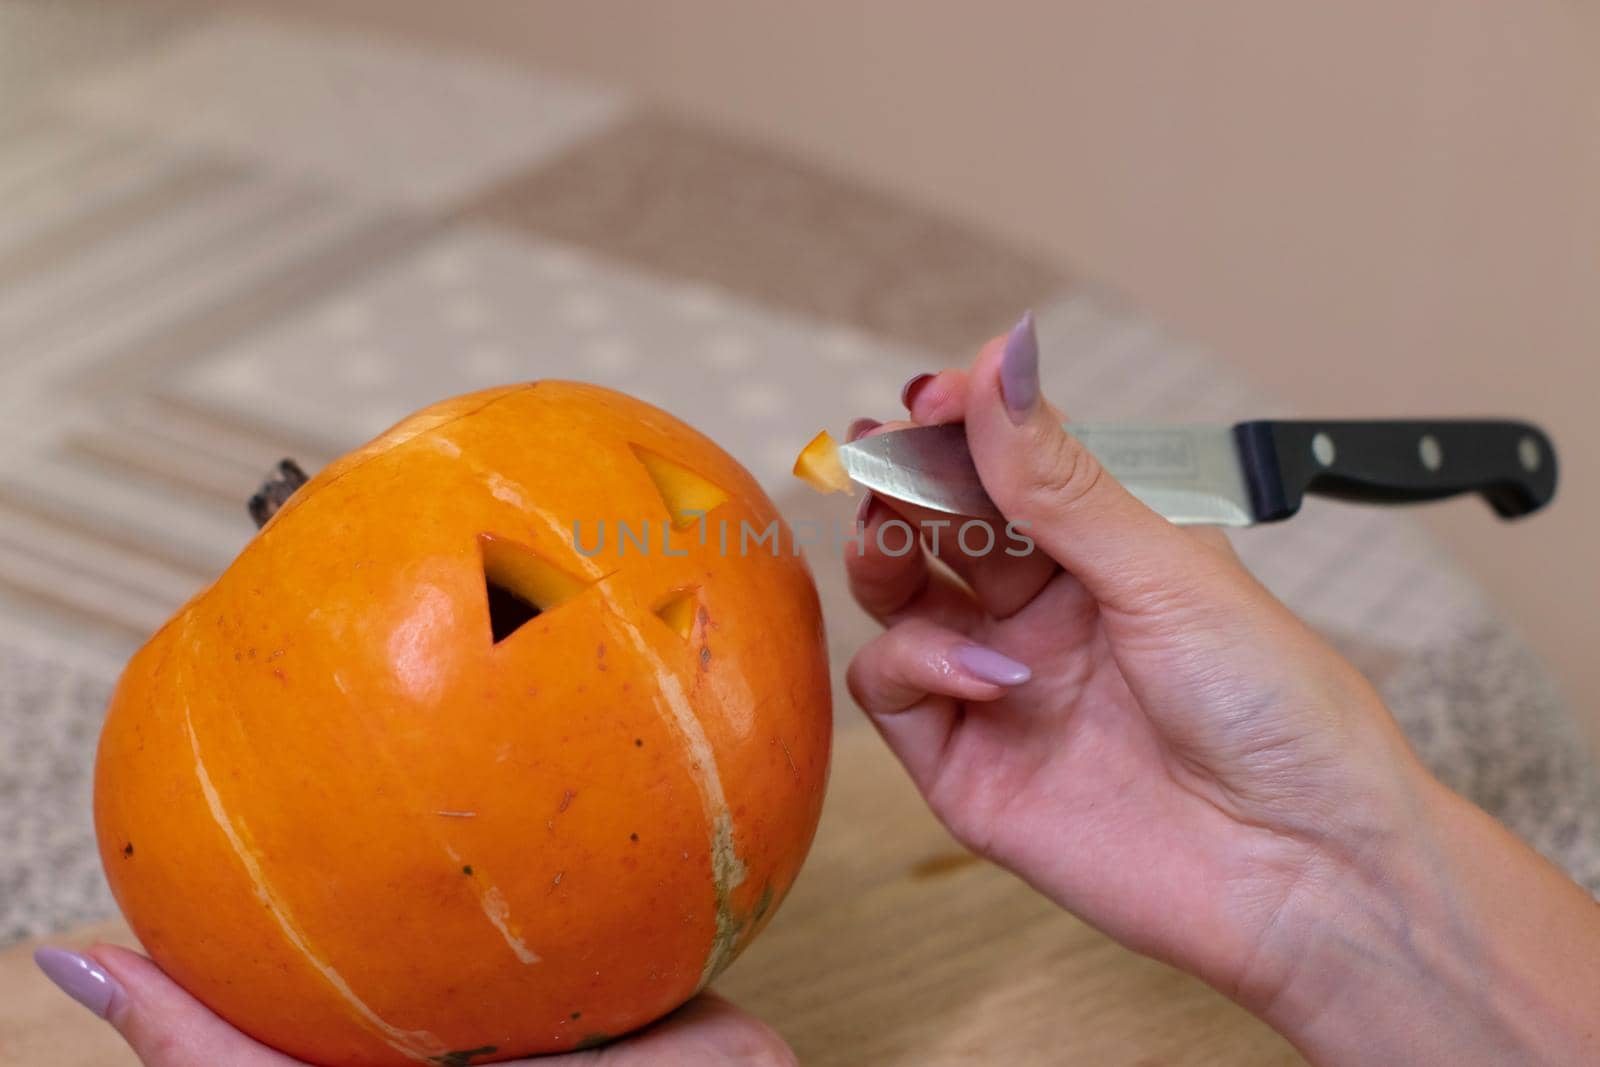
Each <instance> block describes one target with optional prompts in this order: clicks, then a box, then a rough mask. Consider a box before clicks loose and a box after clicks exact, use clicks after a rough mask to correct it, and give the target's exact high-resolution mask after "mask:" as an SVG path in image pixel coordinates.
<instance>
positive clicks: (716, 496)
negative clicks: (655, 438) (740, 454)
mask: <svg viewBox="0 0 1600 1067" xmlns="http://www.w3.org/2000/svg"><path fill="white" fill-rule="evenodd" d="M632 448H633V454H634V455H635V456H637V457H639V462H640V463H641V464H642V465H643V466H644V469H645V470H646V471H647V472H648V473H649V475H650V480H651V481H652V482H655V483H656V492H658V493H660V494H661V500H662V502H663V503H665V504H666V505H667V513H668V514H669V515H671V516H672V525H673V526H675V527H677V528H678V529H680V530H681V529H683V528H684V527H685V526H688V525H690V524H692V523H695V522H698V521H699V519H700V515H701V514H709V513H710V511H711V509H712V508H714V507H716V506H717V505H718V504H720V503H722V502H723V501H724V500H726V499H728V494H727V491H726V490H724V489H722V488H721V487H720V486H717V485H715V484H714V483H712V482H709V481H707V480H706V479H705V478H702V477H701V476H700V475H698V474H696V473H695V472H694V471H692V470H690V469H689V468H687V467H683V466H680V465H679V464H676V463H674V462H672V461H671V460H670V459H667V458H665V457H664V456H661V455H658V454H656V453H655V452H652V451H650V450H649V449H648V448H642V447H640V446H639V445H633V446H632Z"/></svg>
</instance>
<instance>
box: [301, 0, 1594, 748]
mask: <svg viewBox="0 0 1600 1067" xmlns="http://www.w3.org/2000/svg"><path fill="white" fill-rule="evenodd" d="M272 6H273V7H274V8H275V9H277V10H279V11H282V10H283V9H284V8H285V7H286V6H287V7H288V8H290V9H291V10H298V11H300V13H303V14H305V15H306V16H307V17H315V18H336V19H341V20H350V21H353V22H357V23H360V24H362V25H366V26H368V27H373V28H378V29H381V30H385V31H389V32H394V33H397V34H408V35H422V36H425V37H427V38H429V39H432V40H443V41H449V42H451V43H452V44H455V45H457V46H464V47H467V48H473V49H479V50H485V51H491V52H494V53H496V54H498V55H499V56H501V57H502V58H510V59H513V60H518V61H524V62H536V63H537V64H539V65H540V66H542V67H545V68H547V69H552V70H557V71H567V72H571V73H574V74H577V75H580V76H585V77H590V78H593V79H595V80H597V81H600V82H602V83H605V84H615V85H621V86H625V87H627V88H630V89H632V90H635V91H637V92H639V93H640V94H642V95H643V96H645V97H646V98H647V99H649V98H654V99H658V100H661V101H663V102H665V103H668V104H670V105H672V106H674V107H676V108H679V109H683V110H685V111H687V112H688V113H690V114H693V115H697V116H699V117H702V118H704V119H706V120H708V121H711V122H714V123H718V124H722V125H725V126H727V127H729V128H732V129H736V130H739V131H742V132H746V133H749V134H753V135H755V136H758V137H761V138H764V139H767V140H769V141H772V142H774V143H777V144H780V145H786V146H789V147H792V148H796V149H798V150H801V151H803V152H805V153H806V154H808V155H809V156H811V157H812V158H815V159H819V160H823V161H826V162H827V164H828V165H829V166H831V167H833V168H835V169H837V170H839V171H840V172H843V173H847V174H850V175H852V176H855V177H861V178H865V179H867V180H869V181H871V182H873V183H876V184H878V185H880V186H883V187H886V188H888V189H892V190H896V191H899V192H902V193H904V194H906V195H910V196H912V197H914V198H917V199H919V200H921V201H923V202H925V203H927V204H929V205H930V206H934V207H937V208H939V209H941V210H944V211H946V212H949V213H952V214H954V215H957V216H960V217H963V218H966V219H969V220H972V221H974V222H977V223H979V224H982V225H984V226H987V227H989V228H991V229H993V230H994V231H996V232H997V233H1000V234H1003V235H1005V236H1007V237H1009V238H1011V239H1012V240H1013V241H1014V242H1017V243H1019V244H1022V245H1025V246H1031V247H1034V248H1037V249H1039V250H1040V251H1041V252H1044V253H1046V254H1048V255H1051V256H1053V257H1056V258H1058V259H1060V260H1062V261H1064V262H1066V263H1069V264H1072V265H1075V266H1076V267H1078V268H1080V269H1081V270H1082V271H1083V272H1084V273H1086V274H1090V275H1092V276H1095V277H1097V278H1100V279H1103V280H1105V281H1107V282H1110V283H1112V284H1113V285H1116V286H1118V287H1120V288H1122V289H1123V290H1125V291H1126V292H1128V293H1129V294H1130V295H1132V296H1133V297H1135V298H1136V299H1137V300H1138V301H1139V302H1140V303H1142V304H1143V305H1144V306H1146V307H1148V308H1150V309H1151V310H1152V311H1154V312H1155V313H1156V314H1158V315H1160V316H1162V317H1164V318H1165V319H1166V320H1167V321H1168V322H1170V323H1172V324H1173V325H1174V326H1175V327H1177V328H1178V330H1179V331H1180V332H1185V333H1187V334H1189V335H1190V336H1192V337H1195V338H1196V339H1198V340H1200V341H1203V342H1205V343H1207V344H1209V345H1211V346H1212V347H1213V348H1214V349H1216V350H1217V351H1219V352H1220V353H1222V354H1223V355H1225V356H1226V357H1227V358H1228V359H1230V360H1232V361H1234V362H1235V363H1237V364H1238V365H1239V366H1241V367H1242V368H1244V369H1246V370H1248V371H1249V372H1251V373H1252V374H1254V375H1255V376H1256V377H1257V378H1258V380H1261V381H1264V382H1266V383H1268V384H1269V385H1270V386H1271V387H1273V388H1274V389H1275V390H1276V391H1277V393H1278V395H1280V396H1281V397H1283V398H1284V400H1285V402H1286V405H1287V407H1288V409H1289V410H1293V411H1295V412H1298V413H1304V414H1325V415H1337V414H1383V413H1392V414H1423V413H1472V412H1511V413H1518V414H1523V415H1528V416H1532V417H1534V418H1536V419H1538V420H1539V421H1542V422H1543V423H1544V424H1546V425H1547V427H1548V428H1549V429H1550V430H1551V431H1552V433H1553V434H1554V435H1555V437H1556V440H1557V443H1558V445H1559V446H1560V448H1561V449H1562V457H1563V463H1564V469H1563V485H1562V491H1561V496H1560V499H1559V502H1558V506H1557V507H1556V508H1555V509H1554V510H1553V511H1551V512H1549V513H1547V514H1545V515H1543V516H1540V517H1539V518H1537V519H1536V520H1534V521H1531V522H1528V523H1526V524H1523V525H1518V526H1515V527H1512V526H1503V525H1501V524H1499V523H1496V522H1494V521H1492V520H1491V519H1490V518H1489V517H1488V515H1487V512H1486V511H1484V510H1483V509H1482V506H1481V505H1479V504H1478V503H1476V502H1472V501H1466V502H1458V503H1451V504H1445V505H1440V506H1437V507H1434V508H1431V509H1429V514H1428V516H1427V518H1428V520H1429V522H1430V525H1431V526H1432V528H1433V529H1434V531H1435V532H1436V533H1437V534H1438V535H1439V536H1440V537H1441V539H1442V540H1444V541H1445V542H1446V543H1447V544H1448V545H1449V546H1450V549H1451V550H1452V551H1453V552H1455V553H1456V554H1457V555H1458V556H1459V558H1460V559H1461V560H1462V562H1464V563H1465V564H1466V565H1467V566H1468V567H1469V569H1471V570H1472V571H1473V572H1475V573H1476V574H1477V575H1479V576H1480V577H1481V578H1482V579H1483V580H1484V582H1485V583H1486V584H1487V585H1488V586H1489V587H1490V589H1491V590H1492V591H1493V592H1494V593H1495V594H1496V595H1497V597H1498V598H1499V599H1500V601H1501V602H1502V603H1503V604H1504V605H1505V606H1506V608H1507V611H1508V613H1509V614H1510V615H1511V617H1512V618H1513V619H1514V620H1515V621H1516V622H1517V623H1518V624H1520V626H1521V627H1522V628H1523V629H1524V631H1525V632H1526V633H1527V634H1528V635H1529V637H1530V638H1531V639H1532V640H1533V641H1534V642H1535V644H1536V645H1537V646H1538V647H1539V648H1540V649H1541V650H1542V651H1543V653H1544V655H1545V656H1546V657H1547V658H1548V659H1549V660H1550V661H1551V662H1552V664H1553V665H1554V666H1555V667H1556V669H1557V671H1558V673H1559V675H1560V676H1561V678H1562V679H1563V682H1564V684H1565V686H1566V688H1567V690H1568V693H1569V696H1570V697H1571V699H1572V702H1573V705H1574V707H1576V708H1577V709H1578V710H1579V713H1580V714H1582V715H1584V716H1586V718H1587V719H1588V721H1589V724H1590V726H1591V729H1592V730H1594V731H1596V735H1597V736H1600V719H1597V717H1596V715H1595V712H1594V708H1593V706H1592V705H1593V702H1592V700H1591V699H1590V694H1592V693H1594V692H1595V691H1596V689H1597V687H1600V657H1597V656H1595V655H1593V654H1592V653H1591V652H1590V649H1589V644H1590V642H1591V640H1592V639H1593V624H1594V621H1595V608H1594V605H1595V604H1596V602H1597V601H1600V577H1597V571H1596V568H1595V566H1594V564H1593V559H1592V551H1593V550H1592V545H1593V544H1594V536H1593V527H1594V524H1595V523H1596V522H1597V521H1600V470H1597V467H1596V464H1595V461H1594V457H1595V455H1596V453H1597V451H1600V423H1597V422H1596V420H1595V419H1593V418H1592V417H1591V415H1590V410H1591V407H1592V405H1593V402H1594V394H1595V392H1596V390H1597V389H1600V300H1597V299H1596V288H1597V286H1596V283H1597V282H1600V195H1597V193H1596V190H1600V5H1596V4H1594V3H1588V2H1579V0H1565V2H1563V0H1532V2H1524V3H1518V4H1507V3H1504V2H1503V0H1358V2H1348V3H1342V4H1320V5H1310V4H1285V3H1281V2H1279V0H1221V2H1216V3H1210V4H1203V5H1202V4H1188V3H1175V2H1168V3H1148V4H1112V3H1085V2H1071V3H1042V2H1040V3H1026V4H1023V3H1010V4H1004V3H1001V4H996V3H984V4H977V3H955V2H950V0H940V2H931V3H930V2H918V0H879V2H873V3H863V2H857V3H850V2H846V0H813V2H812V3H809V4H803V5H796V4H782V3H775V2H762V3H748V2H743V0H692V2H677V3H673V4H671V5H666V4H649V3H644V2H636V3H621V2H615V0H601V2H590V3H586V4H583V5H569V4H559V5H558V4H549V3H528V2H526V0H479V2H478V3H476V4H474V5H473V6H472V8H471V15H470V17H468V16H467V15H465V14H464V13H463V9H461V8H459V7H456V6H453V5H451V6H446V5H439V4H434V3H430V2H427V0H315V2H314V3H313V2H311V0H288V2H287V4H286V3H285V2H284V0H278V2H275V3H274V4H273V5H272ZM1059 399H1060V400H1061V401H1062V402H1063V403H1065V404H1068V405H1070V404H1071V401H1072V398H1071V397H1062V398H1059ZM1094 414H1095V415H1097V416H1105V415H1114V414H1115V413H1114V412H1095V413H1094Z"/></svg>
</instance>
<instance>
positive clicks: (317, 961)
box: [180, 616, 444, 1063]
mask: <svg viewBox="0 0 1600 1067" xmlns="http://www.w3.org/2000/svg"><path fill="white" fill-rule="evenodd" d="M186 621H192V616H191V618H190V620H186ZM180 691H181V687H180ZM183 725H184V728H185V730H186V732H187V733H188V735H189V748H190V751H191V752H193V753H194V769H195V780H196V782H197V783H198V784H199V786H200V792H201V795H202V796H203V797H204V798H205V802H206V807H207V809H208V811H209V812H210V815H211V818H212V819H213V820H214V821H215V822H216V824H217V828H218V829H220V830H221V831H222V834H223V836H224V837H225V838H226V839H227V841H228V844H229V846H230V847H231V848H232V849H233V852H234V855H235V856H236V857H237V858H238V860H239V863H240V864H241V865H242V866H243V867H244V869H245V874H246V875H247V876H248V877H249V878H250V881H251V885H252V888H253V889H254V890H255V893H256V898H257V899H258V900H260V901H261V902H262V903H263V904H265V905H267V907H268V908H269V909H270V910H271V912H272V917H273V919H274V921H275V922H277V924H278V928H279V929H280V930H282V931H283V934H284V936H285V938H287V939H288V941H289V943H290V944H291V945H293V946H294V947H295V948H296V949H297V950H298V951H299V953H300V955H301V957H302V958H303V959H304V960H305V961H306V962H307V963H309V964H310V965H311V966H312V968H313V969H315V970H316V971H317V973H318V974H320V975H321V976H322V978H323V981H325V982H327V983H328V985H329V986H330V987H332V988H333V990H334V991H335V992H336V993H338V994H339V996H340V997H341V998H342V999H343V1000H344V1001H345V1003H346V1004H347V1005H349V1007H350V1008H351V1010H352V1011H353V1012H354V1013H355V1017H356V1018H357V1020H359V1021H360V1022H361V1023H362V1024H363V1025H364V1026H365V1027H366V1028H367V1029H368V1030H369V1031H371V1032H372V1033H373V1034H374V1035H376V1036H377V1037H379V1038H380V1039H381V1040H383V1041H384V1042H385V1043H386V1044H387V1045H389V1046H390V1047H391V1048H393V1049H394V1050H395V1051H396V1052H399V1053H400V1054H401V1055H404V1056H406V1057H407V1058H408V1059H412V1060H415V1061H417V1062H418V1063H427V1062H429V1059H430V1054H433V1053H437V1052H438V1051H441V1050H443V1047H444V1046H443V1043H442V1042H441V1041H439V1039H438V1038H436V1037H434V1035H432V1034H431V1033H428V1032H427V1031H423V1030H402V1029H400V1028H399V1027H397V1026H395V1025H393V1024H392V1023H389V1022H387V1021H386V1020H384V1019H383V1018H382V1017H381V1016H379V1015H378V1013H377V1012H375V1011H373V1010H372V1008H371V1006H370V1005H368V1004H367V1003H366V1002H365V1001H364V1000H362V999H361V998H360V997H359V996H358V995H357V994H356V992H355V990H354V989H351V988H350V983H349V982H347V981H346V980H345V978H344V976H343V975H341V974H340V973H339V972H338V971H337V970H335V969H334V967H333V965H332V964H330V963H328V962H326V961H325V960H323V959H321V958H320V957H319V956H318V955H317V954H316V952H314V951H313V950H312V947H311V945H310V942H309V941H307V939H306V937H305V934H304V933H303V932H302V931H301V930H300V929H299V927H298V924H297V923H295V921H294V918H293V915H292V914H291V912H290V910H289V907H288V905H287V904H286V903H285V902H284V900H283V898H282V897H281V896H279V894H278V893H277V892H276V891H275V890H274V889H273V888H272V885H271V883H270V882H269V881H268V880H267V877H266V874H265V873H264V872H263V871H262V870H261V865H260V863H259V862H258V860H257V857H256V855H255V853H254V851H253V850H252V849H251V847H250V845H249V844H248V843H247V842H246V841H245V839H244V837H245V835H247V834H248V833H249V827H247V826H245V825H244V824H243V823H240V824H239V825H237V826H236V825H235V822H234V818H233V817H232V816H231V815H229V814H228V810H227V808H226V807H224V806H223V803H222V796H221V794H220V793H218V791H217V788H216V785H215V784H214V783H213V782H212V781H211V774H210V772H209V771H208V770H207V769H206V764H205V759H204V757H203V755H202V753H201V751H200V738H199V735H198V734H197V733H196V732H195V728H194V716H193V714H192V711H191V707H190V704H189V701H188V699H187V698H183Z"/></svg>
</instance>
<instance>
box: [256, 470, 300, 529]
mask: <svg viewBox="0 0 1600 1067" xmlns="http://www.w3.org/2000/svg"><path fill="white" fill-rule="evenodd" d="M308 481H310V479H309V478H308V477H306V472H305V471H303V470H301V469H300V464H298V463H296V462H295V461H294V460H292V459H289V458H287V457H285V458H284V459H280V460H279V461H278V465H277V466H276V467H274V468H273V470H272V473H271V474H269V475H267V478H266V480H265V481H263V482H262V483H261V488H260V489H259V490H257V492H256V495H255V496H253V497H251V498H250V503H249V508H250V517H251V518H252V519H254V520H256V529H258V530H259V529H260V528H261V527H263V526H265V525H266V524H267V520H268V519H270V518H272V516H274V515H276V514H277V513H278V509H279V508H281V507H283V505H284V503H285V502H287V501H288V499H289V498H290V497H291V496H293V495H294V491H295V490H296V489H298V488H300V487H301V486H302V485H305V484H306V482H308Z"/></svg>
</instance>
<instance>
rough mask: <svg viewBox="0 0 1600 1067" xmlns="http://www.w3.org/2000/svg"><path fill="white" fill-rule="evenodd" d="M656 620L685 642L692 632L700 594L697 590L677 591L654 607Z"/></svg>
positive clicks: (698, 608)
mask: <svg viewBox="0 0 1600 1067" xmlns="http://www.w3.org/2000/svg"><path fill="white" fill-rule="evenodd" d="M654 610H655V613H656V618H658V619H660V620H661V621H662V622H664V623H666V624H667V628H668V629H669V630H671V631H672V632H673V633H675V634H677V635H678V636H679V637H681V638H683V639H684V640H685V641H687V640H689V635H690V634H691V633H693V632H694V617H695V614H696V613H697V612H698V611H699V610H700V592H699V590H697V589H677V590H674V591H673V592H671V593H669V594H667V597H666V599H664V600H662V601H661V603H659V604H657V605H656V606H655V609H654Z"/></svg>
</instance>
